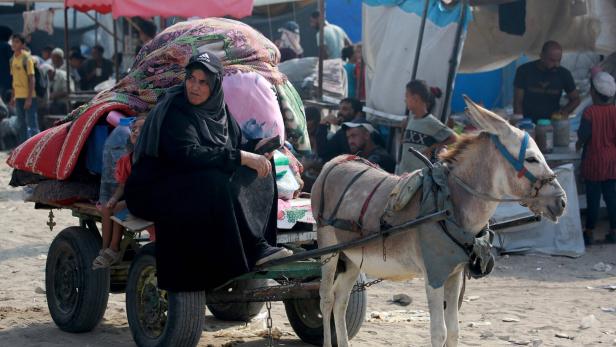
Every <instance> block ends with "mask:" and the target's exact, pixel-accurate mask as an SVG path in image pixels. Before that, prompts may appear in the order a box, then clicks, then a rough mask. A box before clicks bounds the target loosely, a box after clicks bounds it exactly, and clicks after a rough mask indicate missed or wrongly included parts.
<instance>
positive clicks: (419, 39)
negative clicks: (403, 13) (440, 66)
mask: <svg viewBox="0 0 616 347" xmlns="http://www.w3.org/2000/svg"><path fill="white" fill-rule="evenodd" d="M428 6H430V0H426V1H425V2H424V9H423V13H422V15H421V25H420V26H419V37H417V47H415V60H413V73H411V81H412V80H414V79H415V78H416V77H417V68H418V67H419V56H420V54H421V45H422V43H423V37H424V29H425V28H426V18H427V17H428Z"/></svg>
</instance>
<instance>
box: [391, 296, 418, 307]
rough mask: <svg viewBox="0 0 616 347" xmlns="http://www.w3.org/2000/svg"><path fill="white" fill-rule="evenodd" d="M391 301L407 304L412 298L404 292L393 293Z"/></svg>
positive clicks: (401, 304) (402, 304)
mask: <svg viewBox="0 0 616 347" xmlns="http://www.w3.org/2000/svg"><path fill="white" fill-rule="evenodd" d="M392 302H393V303H394V304H398V305H400V306H408V305H410V304H411V303H412V302H413V299H412V298H411V297H410V296H408V295H406V294H396V295H394V298H393V299H392Z"/></svg>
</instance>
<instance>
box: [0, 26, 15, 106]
mask: <svg viewBox="0 0 616 347" xmlns="http://www.w3.org/2000/svg"><path fill="white" fill-rule="evenodd" d="M12 34H13V31H12V30H11V29H10V28H8V27H5V26H0V97H1V98H5V99H4V101H5V102H8V101H9V99H8V96H7V95H6V94H7V93H8V91H10V90H11V63H10V61H11V57H12V56H13V53H12V51H11V45H9V40H10V39H11V35H12Z"/></svg>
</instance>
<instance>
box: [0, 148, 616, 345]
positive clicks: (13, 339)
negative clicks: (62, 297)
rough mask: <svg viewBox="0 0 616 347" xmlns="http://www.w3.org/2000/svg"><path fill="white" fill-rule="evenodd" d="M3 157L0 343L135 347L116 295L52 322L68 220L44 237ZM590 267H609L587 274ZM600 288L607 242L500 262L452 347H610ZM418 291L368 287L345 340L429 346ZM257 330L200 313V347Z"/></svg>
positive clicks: (612, 256)
mask: <svg viewBox="0 0 616 347" xmlns="http://www.w3.org/2000/svg"><path fill="white" fill-rule="evenodd" d="M5 160H6V153H0V346H69V345H71V346H114V347H121V346H132V345H134V343H133V340H132V337H131V334H130V330H129V328H128V325H127V321H126V313H125V308H124V295H119V294H112V295H111V297H110V299H109V305H108V309H107V311H106V313H105V316H104V319H103V321H102V323H101V324H100V325H99V326H98V327H97V328H96V329H94V331H92V332H89V333H83V334H70V333H65V332H62V331H60V330H59V329H58V328H57V327H56V326H55V325H54V323H53V321H52V320H51V317H50V316H49V312H48V309H47V303H46V299H45V294H44V287H45V285H44V280H45V274H44V269H45V259H46V253H47V250H48V247H49V245H50V243H51V241H52V239H53V238H54V236H55V235H56V234H57V233H58V232H59V231H60V230H61V229H62V228H64V227H67V226H71V225H75V223H76V219H75V218H73V217H71V215H70V212H68V211H54V213H55V214H56V222H57V223H58V225H57V227H56V228H55V229H54V231H53V232H50V231H49V229H48V227H47V225H46V224H45V223H46V222H47V213H48V212H47V211H39V210H34V208H33V207H34V206H33V204H32V203H24V202H23V201H22V193H21V189H14V188H11V187H8V181H9V178H10V169H9V168H8V167H7V166H6V164H5V163H4V162H5ZM599 262H603V263H605V264H608V265H611V267H612V269H611V270H610V271H608V272H599V271H595V270H593V266H594V265H595V264H597V263H599ZM608 285H615V286H616V245H597V246H593V247H591V248H589V249H588V250H587V254H586V255H584V256H582V257H580V258H578V259H569V258H562V257H549V256H541V255H526V256H503V257H499V258H498V259H497V266H496V268H495V270H494V272H493V274H492V275H491V276H489V277H488V278H486V279H482V280H472V281H470V282H468V283H467V290H466V295H465V302H464V305H463V306H462V310H461V314H460V321H461V337H460V345H462V346H506V345H514V344H518V345H528V346H612V345H615V346H616V312H614V311H616V291H614V290H609V289H602V288H601V287H604V286H608ZM423 288H424V282H423V280H421V279H420V280H413V281H409V282H403V283H395V282H384V283H381V284H378V285H375V286H373V287H371V288H370V289H369V291H368V315H367V317H366V321H365V322H364V324H363V327H362V329H361V330H360V332H359V334H358V335H357V336H356V337H355V338H354V339H353V340H352V344H353V345H354V346H426V345H429V342H430V340H429V317H428V315H427V313H426V311H427V305H426V299H425V293H424V290H423ZM398 293H405V294H408V295H409V296H410V297H411V298H412V299H413V302H412V303H411V305H409V306H406V307H402V306H398V305H396V304H394V303H392V302H391V299H392V295H393V294H398ZM272 311H273V322H274V326H275V327H276V328H278V329H280V330H281V331H282V333H283V336H282V338H281V339H280V340H278V341H276V342H275V344H276V345H278V346H307V345H306V344H304V343H302V342H301V341H300V340H299V339H298V338H297V336H296V335H295V334H294V333H293V331H292V329H291V327H290V325H289V323H288V321H287V318H286V315H285V313H284V307H283V305H282V304H281V303H274V304H273V308H272ZM610 311H611V312H610ZM375 312H379V314H378V315H376V314H374V313H375ZM372 316H380V317H381V318H371V317H372ZM591 316H592V317H591ZM593 317H594V318H593ZM586 322H590V323H589V324H583V323H586ZM581 325H590V326H589V327H586V328H581ZM264 327H265V321H264V311H263V312H262V314H261V315H260V316H258V317H257V318H256V319H255V320H253V321H252V322H250V323H249V324H247V325H246V324H243V323H228V322H222V321H219V320H216V319H215V318H213V317H212V316H211V315H209V313H208V317H207V324H206V328H205V331H204V333H203V336H202V338H201V342H200V346H235V345H241V346H266V345H267V343H266V340H265V339H263V338H261V337H258V336H255V335H256V333H258V332H259V331H262V330H263V328H264ZM557 335H558V336H560V337H558V336H557Z"/></svg>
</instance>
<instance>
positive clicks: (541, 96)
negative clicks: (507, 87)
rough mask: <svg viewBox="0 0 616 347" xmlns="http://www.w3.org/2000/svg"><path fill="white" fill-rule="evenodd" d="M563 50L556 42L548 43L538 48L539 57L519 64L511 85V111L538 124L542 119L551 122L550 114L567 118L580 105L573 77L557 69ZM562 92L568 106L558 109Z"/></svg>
mask: <svg viewBox="0 0 616 347" xmlns="http://www.w3.org/2000/svg"><path fill="white" fill-rule="evenodd" d="M562 56H563V49H562V47H561V46H560V44H558V42H556V41H547V42H546V43H544V44H543V48H542V49H541V56H540V57H541V58H540V59H539V60H535V61H531V62H528V63H526V64H523V65H521V66H520V67H519V68H518V69H517V71H516V73H515V80H514V82H513V85H514V87H515V92H514V96H513V112H514V113H515V114H520V115H523V116H524V117H525V118H531V119H532V120H533V122H537V121H538V120H539V119H541V118H547V119H550V118H551V117H552V115H553V114H555V113H560V114H563V115H569V114H571V113H572V112H573V110H575V108H576V107H577V106H578V105H579V104H580V94H579V93H578V91H577V89H576V87H575V82H574V81H573V76H571V72H569V70H567V69H566V68H564V67H562V66H560V60H561V59H562ZM563 90H564V91H565V93H567V97H568V98H569V103H567V105H565V106H564V107H562V108H561V107H560V97H561V95H562V92H563Z"/></svg>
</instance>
